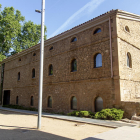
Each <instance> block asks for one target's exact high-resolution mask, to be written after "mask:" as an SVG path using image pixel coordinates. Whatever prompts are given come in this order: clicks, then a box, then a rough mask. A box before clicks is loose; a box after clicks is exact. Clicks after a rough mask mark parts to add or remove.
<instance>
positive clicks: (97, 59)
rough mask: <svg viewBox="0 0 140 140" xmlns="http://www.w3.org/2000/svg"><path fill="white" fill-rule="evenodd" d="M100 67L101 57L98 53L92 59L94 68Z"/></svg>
mask: <svg viewBox="0 0 140 140" xmlns="http://www.w3.org/2000/svg"><path fill="white" fill-rule="evenodd" d="M99 67H102V55H101V54H100V53H98V54H96V55H95V57H94V68H99Z"/></svg>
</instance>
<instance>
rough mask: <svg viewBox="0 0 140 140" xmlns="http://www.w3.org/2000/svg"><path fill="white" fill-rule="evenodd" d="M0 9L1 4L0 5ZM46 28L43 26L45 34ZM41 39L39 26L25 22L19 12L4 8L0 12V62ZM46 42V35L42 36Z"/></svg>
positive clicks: (11, 8)
mask: <svg viewBox="0 0 140 140" xmlns="http://www.w3.org/2000/svg"><path fill="white" fill-rule="evenodd" d="M0 9H1V4H0ZM46 31H47V28H46V26H45V33H46ZM40 38H41V25H37V24H34V23H33V22H31V21H28V22H26V21H25V18H24V16H22V15H21V12H20V11H19V10H16V11H15V9H14V8H13V7H5V8H4V10H3V11H1V12H0V61H2V60H3V59H4V58H6V57H7V56H8V55H9V52H10V50H12V52H11V54H15V53H18V52H21V51H22V50H24V49H27V48H30V47H32V46H34V45H36V44H37V43H39V40H40ZM44 39H45V40H46V35H44Z"/></svg>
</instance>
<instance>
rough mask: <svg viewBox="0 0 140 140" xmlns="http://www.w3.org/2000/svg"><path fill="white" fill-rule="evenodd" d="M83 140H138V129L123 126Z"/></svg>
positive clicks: (139, 134)
mask: <svg viewBox="0 0 140 140" xmlns="http://www.w3.org/2000/svg"><path fill="white" fill-rule="evenodd" d="M83 140H140V128H136V127H128V126H123V127H119V128H117V129H113V130H109V131H107V132H103V133H101V134H97V135H95V136H94V137H89V138H86V139H83Z"/></svg>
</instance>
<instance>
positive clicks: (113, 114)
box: [94, 108, 124, 120]
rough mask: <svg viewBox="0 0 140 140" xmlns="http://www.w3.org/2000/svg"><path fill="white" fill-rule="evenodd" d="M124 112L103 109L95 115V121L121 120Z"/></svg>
mask: <svg viewBox="0 0 140 140" xmlns="http://www.w3.org/2000/svg"><path fill="white" fill-rule="evenodd" d="M123 113H124V111H122V110H121V109H116V108H112V109H102V110H101V111H100V112H97V113H96V114H95V117H94V118H95V119H107V120H121V119H122V117H123Z"/></svg>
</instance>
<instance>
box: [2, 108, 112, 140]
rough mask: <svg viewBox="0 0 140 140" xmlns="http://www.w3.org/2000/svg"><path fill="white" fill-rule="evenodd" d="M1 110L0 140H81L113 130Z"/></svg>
mask: <svg viewBox="0 0 140 140" xmlns="http://www.w3.org/2000/svg"><path fill="white" fill-rule="evenodd" d="M36 128H37V116H33V115H27V114H26V115H25V114H20V113H15V112H9V111H2V110H0V140H71V139H74V140H81V139H86V138H88V137H92V136H94V135H96V134H99V133H102V132H106V131H109V130H112V128H108V127H103V126H97V125H90V124H83V123H76V122H71V121H63V120H58V119H52V118H46V117H42V127H41V130H37V129H36Z"/></svg>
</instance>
